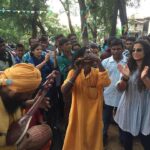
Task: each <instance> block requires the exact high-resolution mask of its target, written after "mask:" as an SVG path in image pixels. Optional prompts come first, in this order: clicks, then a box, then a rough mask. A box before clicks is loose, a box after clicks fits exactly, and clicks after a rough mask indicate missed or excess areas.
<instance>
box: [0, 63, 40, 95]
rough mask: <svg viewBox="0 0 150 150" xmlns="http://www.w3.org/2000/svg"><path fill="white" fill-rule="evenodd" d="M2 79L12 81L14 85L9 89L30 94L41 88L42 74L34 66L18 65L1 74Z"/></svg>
mask: <svg viewBox="0 0 150 150" xmlns="http://www.w3.org/2000/svg"><path fill="white" fill-rule="evenodd" d="M0 79H10V80H12V84H11V85H9V86H8V87H9V88H10V89H11V90H12V91H16V92H18V93H24V92H30V91H33V90H35V89H37V87H38V86H39V84H40V82H41V73H40V71H39V70H38V69H37V68H35V67H34V66H33V65H32V64H26V63H20V64H16V65H14V66H12V67H10V68H8V69H6V70H5V71H4V72H3V73H1V74H0Z"/></svg>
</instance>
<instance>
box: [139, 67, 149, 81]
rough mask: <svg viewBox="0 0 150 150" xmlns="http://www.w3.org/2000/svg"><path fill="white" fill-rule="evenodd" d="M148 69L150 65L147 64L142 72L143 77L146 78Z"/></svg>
mask: <svg viewBox="0 0 150 150" xmlns="http://www.w3.org/2000/svg"><path fill="white" fill-rule="evenodd" d="M148 70H149V67H148V66H145V67H144V69H143V71H142V73H141V79H144V78H145V77H147V74H148Z"/></svg>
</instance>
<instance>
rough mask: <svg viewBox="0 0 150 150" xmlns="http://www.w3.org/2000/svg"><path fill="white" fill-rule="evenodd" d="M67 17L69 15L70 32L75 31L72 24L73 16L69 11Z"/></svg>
mask: <svg viewBox="0 0 150 150" xmlns="http://www.w3.org/2000/svg"><path fill="white" fill-rule="evenodd" d="M67 17H68V23H69V29H70V32H71V33H74V29H73V26H72V23H71V17H70V12H69V11H68V12H67Z"/></svg>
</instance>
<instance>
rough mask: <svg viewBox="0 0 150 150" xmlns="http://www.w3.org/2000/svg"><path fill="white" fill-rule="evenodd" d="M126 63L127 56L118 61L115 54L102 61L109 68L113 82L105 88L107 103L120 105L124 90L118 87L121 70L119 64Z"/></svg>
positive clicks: (114, 105) (115, 105)
mask: <svg viewBox="0 0 150 150" xmlns="http://www.w3.org/2000/svg"><path fill="white" fill-rule="evenodd" d="M118 64H122V65H125V64H126V58H125V57H123V59H122V60H120V62H118V63H117V62H116V61H115V60H114V58H113V56H111V57H109V58H106V59H104V60H103V61H102V65H103V66H104V68H105V69H106V70H108V73H109V77H110V79H111V84H110V85H109V86H108V87H106V88H105V89H104V101H105V104H106V105H109V106H113V107H118V104H119V101H120V98H121V95H122V92H119V91H118V90H117V88H116V84H117V82H118V81H119V79H120V72H119V71H118V69H117V65H118Z"/></svg>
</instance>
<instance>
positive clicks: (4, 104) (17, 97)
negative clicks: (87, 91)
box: [0, 63, 51, 150]
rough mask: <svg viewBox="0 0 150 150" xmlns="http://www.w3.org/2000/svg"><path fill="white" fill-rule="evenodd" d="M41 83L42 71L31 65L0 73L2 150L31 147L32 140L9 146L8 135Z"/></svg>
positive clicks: (20, 65) (18, 65) (24, 149)
mask: <svg viewBox="0 0 150 150" xmlns="http://www.w3.org/2000/svg"><path fill="white" fill-rule="evenodd" d="M40 83H41V74H40V71H39V70H38V69H37V68H35V67H34V66H33V65H31V64H25V63H21V64H17V65H14V66H12V67H11V68H8V69H6V70H5V71H4V72H2V73H0V120H1V121H0V150H28V149H29V147H31V145H32V139H31V138H24V139H23V140H22V141H21V142H20V143H19V144H18V145H11V146H8V145H7V144H6V135H7V131H8V129H9V127H10V125H11V124H12V122H14V121H17V120H18V119H20V118H21V116H22V113H21V105H22V103H23V102H27V101H26V100H27V99H29V98H31V96H32V94H33V93H34V92H35V90H36V89H37V88H38V87H39V85H40ZM41 126H42V125H41ZM36 131H37V130H36ZM47 132H51V130H50V129H48V130H47ZM50 134H51V133H50ZM41 137H42V135H41ZM37 144H38V143H37ZM32 149H34V148H32Z"/></svg>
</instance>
